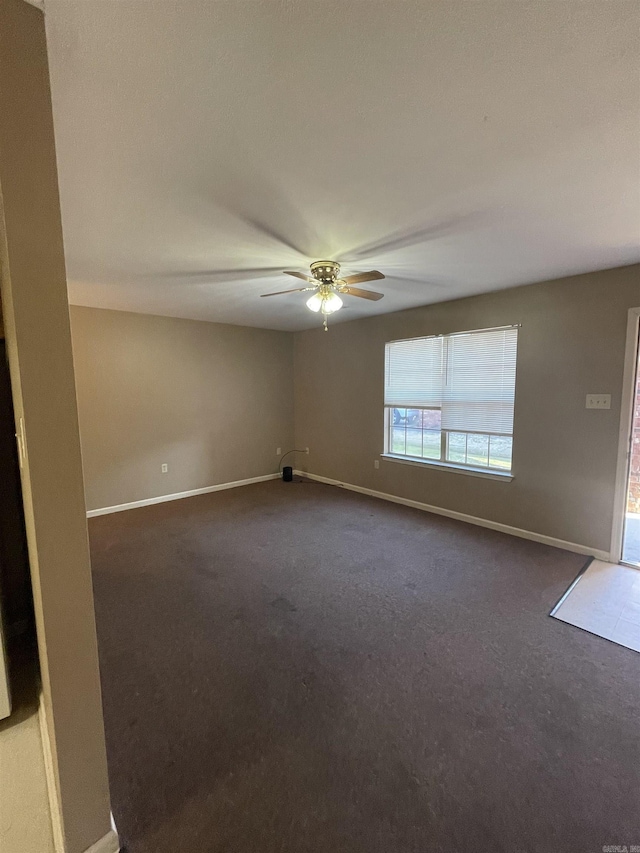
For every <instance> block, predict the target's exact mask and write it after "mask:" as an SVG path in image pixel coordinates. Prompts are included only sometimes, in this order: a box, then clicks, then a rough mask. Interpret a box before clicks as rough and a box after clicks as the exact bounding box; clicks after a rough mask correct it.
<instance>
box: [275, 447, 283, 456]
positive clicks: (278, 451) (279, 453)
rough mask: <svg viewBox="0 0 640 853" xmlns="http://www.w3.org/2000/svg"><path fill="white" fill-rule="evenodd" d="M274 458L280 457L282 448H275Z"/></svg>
mask: <svg viewBox="0 0 640 853" xmlns="http://www.w3.org/2000/svg"><path fill="white" fill-rule="evenodd" d="M276 456H282V448H281V447H276Z"/></svg>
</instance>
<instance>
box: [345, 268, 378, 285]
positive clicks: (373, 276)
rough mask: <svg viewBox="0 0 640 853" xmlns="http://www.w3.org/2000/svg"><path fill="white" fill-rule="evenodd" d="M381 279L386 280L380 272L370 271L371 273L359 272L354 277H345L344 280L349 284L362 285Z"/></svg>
mask: <svg viewBox="0 0 640 853" xmlns="http://www.w3.org/2000/svg"><path fill="white" fill-rule="evenodd" d="M379 278H384V275H383V274H382V273H381V272H378V270H369V272H357V273H354V275H345V276H344V278H343V279H342V280H343V281H344V282H346V283H347V284H360V282H363V281H376V280H377V279H379Z"/></svg>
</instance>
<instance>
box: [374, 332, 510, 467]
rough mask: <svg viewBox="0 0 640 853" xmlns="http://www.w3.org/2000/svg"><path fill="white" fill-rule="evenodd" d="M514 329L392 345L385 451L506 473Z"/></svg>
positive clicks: (387, 364)
mask: <svg viewBox="0 0 640 853" xmlns="http://www.w3.org/2000/svg"><path fill="white" fill-rule="evenodd" d="M517 347H518V329H517V328H516V327H515V326H513V327H512V326H510V327H506V328H499V329H480V330H477V331H472V332H458V333H455V334H450V335H438V336H433V337H428V338H412V339H410V340H404V341H392V342H390V343H388V344H387V345H386V352H385V398H384V406H385V412H384V416H385V453H386V454H389V455H391V456H396V457H401V458H405V459H414V460H418V459H419V460H422V461H423V462H431V463H433V462H435V463H438V464H445V465H455V466H463V467H468V468H474V469H481V470H488V471H494V472H504V473H510V472H511V468H512V450H513V409H514V401H515V387H516V355H517Z"/></svg>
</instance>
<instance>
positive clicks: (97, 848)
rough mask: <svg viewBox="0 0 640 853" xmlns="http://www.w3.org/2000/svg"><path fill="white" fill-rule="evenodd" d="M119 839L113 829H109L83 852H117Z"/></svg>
mask: <svg viewBox="0 0 640 853" xmlns="http://www.w3.org/2000/svg"><path fill="white" fill-rule="evenodd" d="M119 851H120V840H119V839H118V834H117V832H116V831H115V829H110V830H109V832H107V834H106V835H103V836H102V838H100V839H99V840H98V841H96V843H95V844H92V845H91V847H88V848H87V849H86V850H85V851H84V853H119Z"/></svg>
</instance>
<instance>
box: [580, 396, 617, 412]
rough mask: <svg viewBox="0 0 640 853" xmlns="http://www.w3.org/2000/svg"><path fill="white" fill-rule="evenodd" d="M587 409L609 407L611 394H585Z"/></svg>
mask: <svg viewBox="0 0 640 853" xmlns="http://www.w3.org/2000/svg"><path fill="white" fill-rule="evenodd" d="M586 408H587V409H610V408H611V394H587V402H586Z"/></svg>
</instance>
